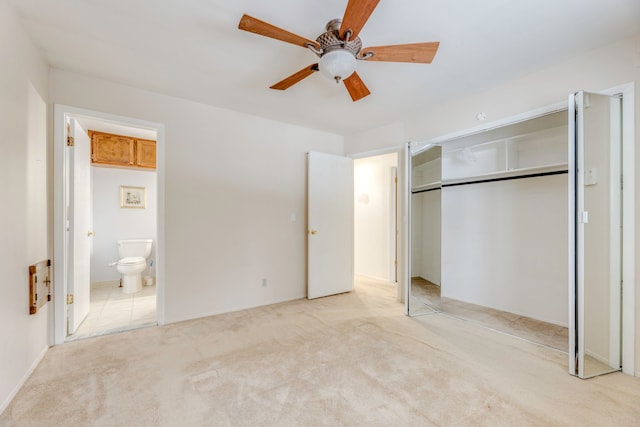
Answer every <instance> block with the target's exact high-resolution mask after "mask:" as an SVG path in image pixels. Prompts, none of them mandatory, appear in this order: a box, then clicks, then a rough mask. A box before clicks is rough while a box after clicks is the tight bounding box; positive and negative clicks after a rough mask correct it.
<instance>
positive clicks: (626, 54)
mask: <svg viewBox="0 0 640 427" xmlns="http://www.w3.org/2000/svg"><path fill="white" fill-rule="evenodd" d="M628 82H635V97H636V99H635V112H636V113H635V114H636V117H635V129H636V132H635V140H636V144H635V145H636V147H637V146H640V131H639V130H640V90H639V88H640V34H637V35H636V36H634V37H631V38H629V39H625V40H620V41H618V42H616V43H613V44H611V45H608V46H605V47H602V48H599V49H595V50H593V51H590V52H587V53H585V54H581V55H577V56H575V57H572V58H567V59H566V60H564V61H561V62H558V63H556V64H551V65H549V66H546V67H543V68H541V69H539V70H537V71H536V72H533V73H530V74H526V75H521V76H514V78H513V79H512V80H509V81H506V82H504V83H502V84H500V85H497V86H494V87H492V88H489V89H487V90H484V91H479V92H475V93H469V94H468V96H462V97H457V98H455V99H452V100H451V101H449V102H443V103H440V104H438V105H437V106H435V107H433V108H429V109H425V110H420V111H416V112H415V114H414V115H413V116H412V117H409V118H407V119H406V120H403V121H402V122H398V123H392V124H386V125H384V126H381V127H380V128H379V129H370V130H368V131H367V132H363V133H361V134H356V135H350V136H348V137H347V138H345V152H346V153H357V152H362V151H367V150H372V149H380V148H384V147H392V146H397V145H398V144H402V143H404V142H406V141H407V140H429V139H432V138H435V137H439V136H442V135H447V134H450V133H453V132H458V131H461V130H464V129H471V128H474V127H477V126H478V122H477V121H476V119H475V116H476V115H477V114H478V113H479V112H484V113H485V114H486V116H487V122H491V121H494V120H499V119H505V118H508V117H512V116H514V115H517V114H521V113H524V112H527V111H532V110H535V109H538V108H541V107H544V106H546V105H551V104H555V103H558V102H562V101H565V100H566V99H567V96H568V95H569V94H570V93H573V92H576V91H578V90H581V89H585V90H591V91H598V90H603V89H607V88H611V87H614V86H617V85H620V84H624V83H628ZM425 118H428V119H425ZM378 131H379V133H378ZM375 135H380V138H377V139H376V138H372V139H371V140H370V141H371V142H370V144H371V145H368V143H367V141H368V139H367V138H366V136H375ZM635 156H636V161H635V163H636V165H640V150H636V152H635ZM635 191H636V200H640V173H638V172H637V171H636V185H635ZM635 232H636V236H635V242H636V243H635V245H636V248H640V220H639V223H637V224H636V228H635ZM443 239H444V237H443ZM635 265H636V273H635V275H636V278H639V277H640V251H639V250H636V262H635ZM637 280H638V279H636V313H640V289H639V288H638V285H637ZM635 330H636V351H635V358H636V372H637V373H640V368H639V367H640V315H637V314H636V328H635Z"/></svg>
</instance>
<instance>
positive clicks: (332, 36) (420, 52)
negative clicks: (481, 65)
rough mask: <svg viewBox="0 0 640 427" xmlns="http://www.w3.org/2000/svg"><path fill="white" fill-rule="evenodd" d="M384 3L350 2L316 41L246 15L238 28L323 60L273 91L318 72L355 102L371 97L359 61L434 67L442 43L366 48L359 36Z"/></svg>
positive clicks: (358, 0)
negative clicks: (338, 84) (303, 50)
mask: <svg viewBox="0 0 640 427" xmlns="http://www.w3.org/2000/svg"><path fill="white" fill-rule="evenodd" d="M379 2H380V0H349V1H348V3H347V9H346V10H345V12H344V17H343V18H342V19H333V20H331V21H329V23H328V24H327V25H326V28H325V32H324V33H322V34H320V36H319V37H318V38H317V39H316V40H310V39H307V38H305V37H302V36H299V35H296V34H293V33H290V32H289V31H286V30H283V29H282V28H279V27H276V26H275V25H271V24H269V23H267V22H264V21H261V20H259V19H256V18H253V17H251V16H249V15H246V14H245V15H243V16H242V18H241V19H240V23H239V24H238V28H239V29H241V30H244V31H249V32H251V33H255V34H259V35H261V36H265V37H270V38H273V39H276V40H281V41H283V42H287V43H292V44H295V45H297V46H300V47H304V48H307V49H309V50H311V51H312V52H313V53H315V54H316V55H318V56H319V57H320V61H319V62H318V63H316V64H311V65H309V66H307V67H305V68H303V69H302V70H300V71H298V72H297V73H294V74H292V75H290V76H289V77H287V78H285V79H284V80H282V81H279V82H278V83H276V84H274V85H273V86H271V89H277V90H285V89H288V88H290V87H291V86H293V85H294V84H296V83H298V82H299V81H301V80H303V79H305V78H306V77H309V76H310V75H311V74H313V73H315V72H316V71H320V72H321V73H322V74H324V75H325V76H327V77H329V78H331V79H334V80H335V81H336V83H340V82H341V81H342V82H344V85H345V87H346V88H347V91H348V92H349V95H351V99H353V101H354V102H355V101H358V100H359V99H362V98H364V97H365V96H367V95H369V94H370V93H371V92H369V89H367V86H366V85H365V84H364V82H363V81H362V79H361V78H360V76H359V75H358V73H357V72H356V71H355V69H356V61H357V60H362V61H386V62H414V63H423V64H430V63H431V61H432V60H433V58H434V56H435V55H436V52H437V51H438V46H439V45H440V43H439V42H427V43H410V44H399V45H391V46H373V47H367V48H364V49H363V48H362V41H361V40H360V37H358V34H359V33H360V30H362V27H364V24H365V23H366V22H367V20H368V19H369V16H371V14H372V13H373V11H374V9H375V8H376V6H377V5H378V3H379Z"/></svg>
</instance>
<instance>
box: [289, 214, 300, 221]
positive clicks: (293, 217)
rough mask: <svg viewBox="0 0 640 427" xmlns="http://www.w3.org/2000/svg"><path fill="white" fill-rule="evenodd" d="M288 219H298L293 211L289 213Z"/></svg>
mask: <svg viewBox="0 0 640 427" xmlns="http://www.w3.org/2000/svg"><path fill="white" fill-rule="evenodd" d="M289 219H290V220H291V222H296V221H297V220H298V216H297V215H296V213H295V212H291V215H289Z"/></svg>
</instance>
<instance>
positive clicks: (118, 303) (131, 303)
mask: <svg viewBox="0 0 640 427" xmlns="http://www.w3.org/2000/svg"><path fill="white" fill-rule="evenodd" d="M155 324H156V286H155V285H152V286H143V287H142V290H141V291H140V292H136V293H135V294H124V293H122V288H120V287H119V282H118V281H113V282H100V283H92V284H91V308H90V311H89V314H88V315H87V317H86V318H85V319H84V321H83V322H82V324H81V325H80V327H79V328H78V330H77V331H76V333H75V334H73V335H71V336H69V337H67V340H74V339H78V338H88V337H92V336H96V335H104V334H108V333H113V332H119V331H126V330H129V329H136V328H139V327H142V326H150V325H155Z"/></svg>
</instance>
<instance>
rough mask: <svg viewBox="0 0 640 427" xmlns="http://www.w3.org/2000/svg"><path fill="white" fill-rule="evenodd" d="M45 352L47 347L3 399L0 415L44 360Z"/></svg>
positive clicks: (47, 348) (47, 347)
mask: <svg viewBox="0 0 640 427" xmlns="http://www.w3.org/2000/svg"><path fill="white" fill-rule="evenodd" d="M47 351H49V346H46V347H44V348H43V349H42V351H40V354H39V355H38V357H36V360H34V361H33V363H32V364H31V367H29V369H28V370H27V372H26V373H25V374H24V375H23V376H22V378H20V381H18V383H17V384H16V385H15V387H13V390H11V393H9V395H8V396H7V397H6V399H4V402H2V405H0V414H2V413H3V412H4V411H5V409H7V407H9V405H10V404H11V401H12V400H13V398H14V397H16V394H18V392H19V391H20V389H21V388H22V386H24V383H26V382H27V380H28V379H29V377H30V376H31V374H32V373H33V371H35V370H36V368H37V367H38V365H39V364H40V362H41V361H42V359H43V358H44V355H45V354H47Z"/></svg>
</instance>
